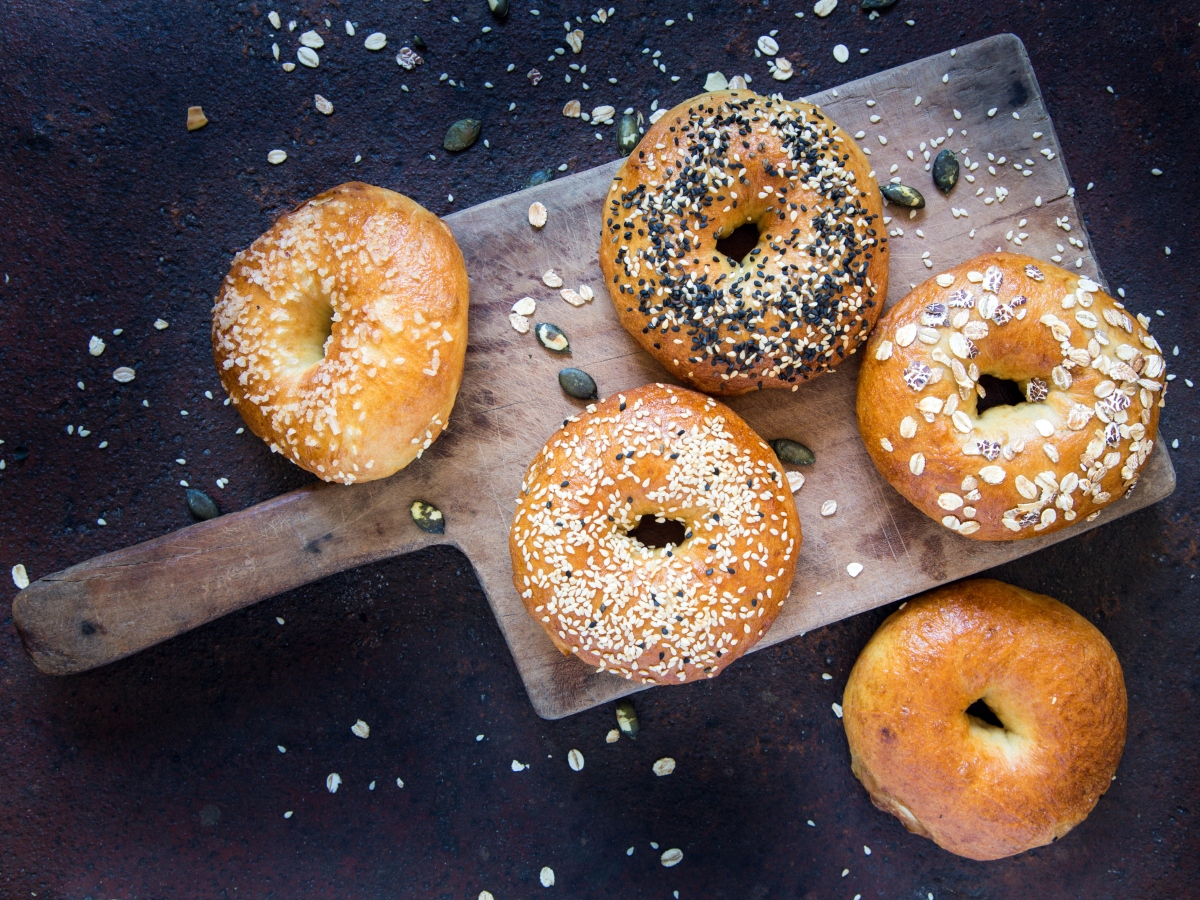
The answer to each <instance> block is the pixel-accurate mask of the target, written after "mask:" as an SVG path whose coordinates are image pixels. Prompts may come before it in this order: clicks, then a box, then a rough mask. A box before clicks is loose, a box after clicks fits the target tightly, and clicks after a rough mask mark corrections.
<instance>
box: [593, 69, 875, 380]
mask: <svg viewBox="0 0 1200 900" xmlns="http://www.w3.org/2000/svg"><path fill="white" fill-rule="evenodd" d="M882 208H883V201H882V198H881V197H880V194H879V187H878V185H877V184H876V182H875V178H874V176H873V174H872V170H871V164H870V161H869V160H868V159H867V157H866V156H865V155H864V154H863V152H862V150H860V149H859V147H858V145H857V144H855V142H854V139H853V138H852V137H851V136H850V135H848V134H846V133H845V132H844V131H842V130H841V129H840V128H838V126H837V125H836V124H835V123H834V122H833V121H832V120H831V119H829V118H828V116H826V115H825V114H824V113H823V112H821V110H820V109H818V108H817V107H815V106H813V105H812V104H810V103H805V102H804V101H801V100H797V101H787V100H784V99H783V98H782V97H779V96H774V97H761V96H759V95H758V94H755V93H753V92H751V91H719V92H716V93H709V94H701V95H700V96H698V97H693V98H692V99H691V100H688V101H686V102H684V103H681V104H679V105H678V106H676V107H675V108H674V109H671V110H668V111H667V112H666V113H665V114H664V115H663V116H662V117H661V118H660V119H659V120H658V121H657V122H655V123H654V124H653V125H651V126H650V127H649V129H647V131H646V134H645V136H644V137H643V138H642V140H641V142H640V143H639V144H638V145H637V147H636V148H635V149H634V151H633V152H632V153H631V154H630V156H629V157H628V158H627V159H626V160H625V162H624V163H623V164H622V166H621V168H620V170H619V171H618V172H617V174H616V176H615V177H614V178H613V183H612V186H611V188H610V189H609V193H608V198H607V200H606V201H605V204H604V218H603V225H602V228H601V238H600V268H601V270H602V271H603V273H604V281H605V283H606V284H607V285H608V291H609V295H610V296H611V297H612V301H613V305H614V306H615V308H616V311H617V316H618V318H619V319H620V321H621V324H622V325H623V326H624V327H625V330H626V331H628V332H629V333H630V335H632V336H633V338H634V340H636V341H637V342H638V343H639V344H640V345H641V346H642V348H643V349H644V350H646V351H647V352H648V353H650V354H651V355H652V356H654V358H655V359H657V360H658V361H659V362H660V363H662V365H663V367H664V368H666V370H667V371H668V372H669V373H670V375H671V377H672V378H678V379H680V380H682V381H684V382H686V383H687V384H689V385H691V386H692V387H695V388H697V389H699V390H702V391H708V392H710V393H722V394H727V395H732V394H741V393H745V392H746V391H751V390H755V389H758V388H790V389H792V390H794V389H796V387H797V386H798V385H799V384H800V383H801V382H803V381H806V380H808V379H810V378H813V377H815V376H817V375H820V374H821V373H823V372H826V371H829V369H830V368H832V367H834V366H836V365H838V364H839V363H841V362H842V361H843V360H844V359H845V358H846V357H847V356H849V355H850V354H852V353H853V352H854V351H855V350H856V349H857V348H858V346H859V345H860V344H861V343H862V342H863V341H865V340H866V339H867V334H868V333H869V332H870V330H871V326H872V325H874V324H875V321H876V319H878V318H879V313H880V311H881V309H882V307H883V300H884V298H885V297H886V296H887V274H888V263H887V257H888V255H887V246H886V241H887V238H886V235H885V230H884V227H883V220H882V214H883V213H882ZM748 225H749V226H754V227H756V228H757V230H758V243H757V245H756V246H755V247H754V249H752V250H750V251H749V253H748V255H746V256H745V257H743V258H742V259H741V260H736V259H731V258H729V257H728V256H726V255H725V253H724V252H722V251H721V250H720V249H718V245H717V241H718V240H720V239H721V238H725V237H728V236H729V235H731V234H732V233H733V232H734V231H735V230H737V229H738V228H739V227H742V226H748Z"/></svg>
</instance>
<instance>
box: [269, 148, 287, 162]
mask: <svg viewBox="0 0 1200 900" xmlns="http://www.w3.org/2000/svg"><path fill="white" fill-rule="evenodd" d="M285 159H287V153H286V152H285V151H283V150H272V151H271V152H270V153H268V154H267V162H269V163H270V164H271V165H273V166H277V165H279V164H280V163H281V162H283V161H284V160H285Z"/></svg>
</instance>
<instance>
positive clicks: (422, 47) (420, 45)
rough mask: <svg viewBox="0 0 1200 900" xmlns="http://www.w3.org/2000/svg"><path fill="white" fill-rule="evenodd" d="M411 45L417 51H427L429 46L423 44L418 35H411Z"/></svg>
mask: <svg viewBox="0 0 1200 900" xmlns="http://www.w3.org/2000/svg"><path fill="white" fill-rule="evenodd" d="M412 45H413V46H414V47H416V48H417V49H418V50H428V49H429V45H428V44H426V43H425V39H424V38H422V37H421V36H420V35H419V34H414V35H413V37H412Z"/></svg>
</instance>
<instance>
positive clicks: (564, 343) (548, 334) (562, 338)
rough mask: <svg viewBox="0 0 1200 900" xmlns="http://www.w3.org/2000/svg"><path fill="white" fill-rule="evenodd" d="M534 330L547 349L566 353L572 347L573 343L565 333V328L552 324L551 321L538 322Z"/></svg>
mask: <svg viewBox="0 0 1200 900" xmlns="http://www.w3.org/2000/svg"><path fill="white" fill-rule="evenodd" d="M534 332H535V333H536V334H537V339H538V341H539V342H540V343H541V345H542V346H543V347H545V348H546V349H547V350H553V351H554V352H555V353H566V352H567V351H568V350H570V349H571V344H570V342H569V341H568V340H567V336H566V335H565V334H563V330H562V329H561V328H559V327H558V326H557V325H551V324H550V323H549V322H538V323H537V325H535V326H534Z"/></svg>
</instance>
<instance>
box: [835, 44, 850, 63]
mask: <svg viewBox="0 0 1200 900" xmlns="http://www.w3.org/2000/svg"><path fill="white" fill-rule="evenodd" d="M833 58H834V59H836V60H837V61H838V62H840V63H844V62H846V61H847V60H849V59H850V49H849V48H848V47H847V46H846V45H845V44H838V45H837V46H836V47H834V48H833Z"/></svg>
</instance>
